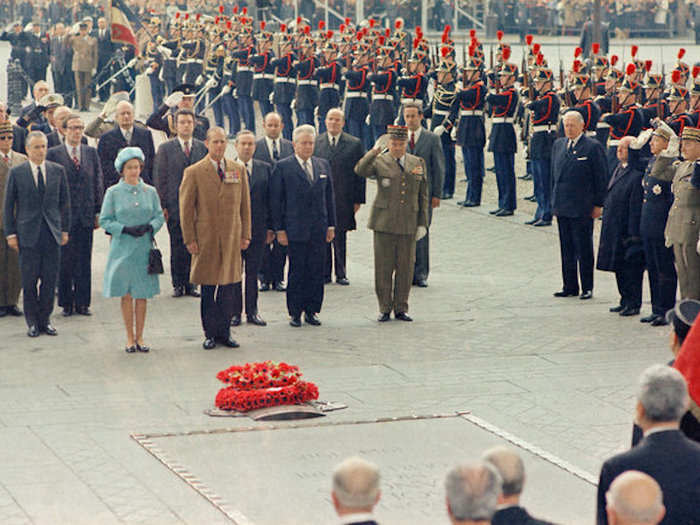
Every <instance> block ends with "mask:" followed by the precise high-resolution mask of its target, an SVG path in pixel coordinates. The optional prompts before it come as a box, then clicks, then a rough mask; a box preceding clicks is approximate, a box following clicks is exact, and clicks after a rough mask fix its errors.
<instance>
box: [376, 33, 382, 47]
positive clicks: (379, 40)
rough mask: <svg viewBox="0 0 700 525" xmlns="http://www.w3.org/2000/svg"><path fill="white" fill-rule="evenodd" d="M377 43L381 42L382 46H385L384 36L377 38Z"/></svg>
mask: <svg viewBox="0 0 700 525" xmlns="http://www.w3.org/2000/svg"><path fill="white" fill-rule="evenodd" d="M377 42H379V45H380V46H383V45H384V35H379V37H378V38H377Z"/></svg>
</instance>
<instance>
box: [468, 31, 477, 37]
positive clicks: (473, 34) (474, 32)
mask: <svg viewBox="0 0 700 525" xmlns="http://www.w3.org/2000/svg"><path fill="white" fill-rule="evenodd" d="M475 37H476V29H470V30H469V38H475Z"/></svg>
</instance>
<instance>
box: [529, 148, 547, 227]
mask: <svg viewBox="0 0 700 525" xmlns="http://www.w3.org/2000/svg"><path fill="white" fill-rule="evenodd" d="M530 165H531V166H532V182H533V185H534V187H535V199H536V200H537V210H536V211H535V219H543V220H545V221H551V220H552V175H551V173H550V167H551V162H550V159H537V160H531V161H530Z"/></svg>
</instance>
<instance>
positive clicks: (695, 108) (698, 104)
mask: <svg viewBox="0 0 700 525" xmlns="http://www.w3.org/2000/svg"><path fill="white" fill-rule="evenodd" d="M689 112H690V114H691V115H692V116H693V122H694V123H695V127H696V128H700V66H693V86H692V87H691V88H690V109H689Z"/></svg>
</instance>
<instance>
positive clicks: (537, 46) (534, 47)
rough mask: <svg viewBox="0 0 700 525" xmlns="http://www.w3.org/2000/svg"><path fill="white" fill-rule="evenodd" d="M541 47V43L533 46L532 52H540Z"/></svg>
mask: <svg viewBox="0 0 700 525" xmlns="http://www.w3.org/2000/svg"><path fill="white" fill-rule="evenodd" d="M540 49H541V46H540V45H539V44H535V45H534V46H532V52H533V53H534V54H535V55H537V54H539V52H540Z"/></svg>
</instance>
